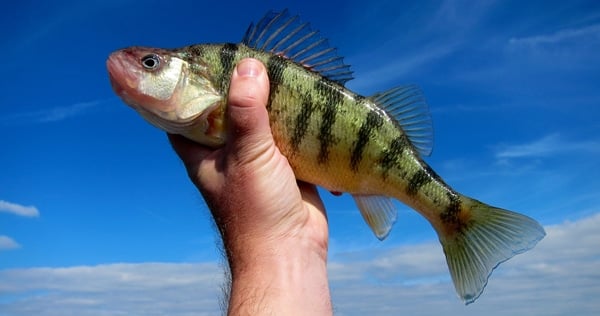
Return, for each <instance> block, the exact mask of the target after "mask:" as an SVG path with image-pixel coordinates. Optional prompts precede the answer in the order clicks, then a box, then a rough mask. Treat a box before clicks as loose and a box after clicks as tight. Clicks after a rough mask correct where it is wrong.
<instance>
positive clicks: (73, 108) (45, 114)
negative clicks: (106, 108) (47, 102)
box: [0, 100, 106, 125]
mask: <svg viewBox="0 0 600 316" xmlns="http://www.w3.org/2000/svg"><path fill="white" fill-rule="evenodd" d="M105 101H106V100H93V101H86V102H78V103H74V104H71V105H65V106H57V107H52V108H48V109H42V110H38V111H31V112H22V113H15V114H9V115H6V116H3V117H0V124H4V125H9V124H25V123H52V122H58V121H62V120H66V119H70V118H73V117H77V116H80V115H84V114H86V113H88V112H89V111H91V110H93V109H95V108H96V107H98V106H99V105H100V104H102V103H104V102H105Z"/></svg>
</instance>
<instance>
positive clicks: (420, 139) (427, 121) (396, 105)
mask: <svg viewBox="0 0 600 316" xmlns="http://www.w3.org/2000/svg"><path fill="white" fill-rule="evenodd" d="M369 99H370V100H371V101H373V102H375V103H376V104H377V105H378V106H379V107H380V108H381V109H383V110H384V111H385V112H386V113H387V114H388V115H389V116H390V117H391V118H392V119H394V120H395V121H396V122H397V123H398V125H400V127H401V128H402V130H403V131H404V133H406V136H408V139H410V141H411V143H412V144H413V146H415V148H416V149H417V150H418V151H419V153H420V154H421V155H424V156H429V155H431V150H432V149H433V124H432V123H431V115H430V114H429V109H428V107H427V103H426V102H425V97H424V96H423V92H422V91H421V89H419V87H417V86H415V85H410V86H400V87H395V88H392V89H390V90H387V91H384V92H378V93H375V94H374V95H372V96H371V97H370V98H369Z"/></svg>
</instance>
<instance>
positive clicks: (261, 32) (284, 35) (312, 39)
mask: <svg viewBox="0 0 600 316" xmlns="http://www.w3.org/2000/svg"><path fill="white" fill-rule="evenodd" d="M242 43H243V44H245V45H246V46H248V47H251V48H254V49H258V50H262V51H265V52H269V53H272V54H276V55H280V56H283V57H286V58H288V59H290V60H293V61H295V62H297V63H299V64H301V65H303V66H304V67H306V68H307V69H310V70H312V71H315V72H317V73H319V74H321V75H322V76H324V77H326V78H328V79H330V80H333V81H335V82H337V83H339V84H341V85H344V84H345V83H346V81H348V80H350V79H352V71H351V70H350V66H349V65H346V64H344V62H343V57H340V56H338V55H337V53H336V49H335V48H333V47H329V43H328V41H327V39H325V38H323V37H321V36H320V35H319V32H318V31H313V30H311V28H310V25H309V24H308V23H302V22H301V21H300V20H299V18H298V16H290V14H289V13H288V11H287V10H284V11H282V12H280V13H277V12H273V11H270V12H268V13H267V14H266V15H265V16H264V17H263V18H262V19H261V20H260V21H259V22H258V23H257V24H256V25H254V23H252V24H250V26H249V27H248V30H247V31H246V34H245V35H244V38H243V39H242Z"/></svg>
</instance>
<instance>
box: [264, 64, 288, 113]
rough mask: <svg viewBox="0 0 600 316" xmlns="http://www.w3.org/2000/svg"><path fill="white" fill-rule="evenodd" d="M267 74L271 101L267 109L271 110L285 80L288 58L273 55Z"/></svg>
mask: <svg viewBox="0 0 600 316" xmlns="http://www.w3.org/2000/svg"><path fill="white" fill-rule="evenodd" d="M266 67H267V74H268V75H269V85H270V92H269V103H268V104H267V111H270V110H271V103H272V102H273V99H274V98H275V97H277V93H278V92H279V85H280V84H281V83H282V82H283V70H284V69H285V68H286V67H287V63H286V60H285V59H283V58H282V57H280V56H277V55H272V56H271V57H270V58H269V60H268V61H267V65H266Z"/></svg>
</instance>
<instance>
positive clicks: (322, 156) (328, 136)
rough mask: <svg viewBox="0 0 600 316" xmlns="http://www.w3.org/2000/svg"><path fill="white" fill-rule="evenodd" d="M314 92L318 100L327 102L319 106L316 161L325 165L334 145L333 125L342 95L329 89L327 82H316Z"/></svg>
mask: <svg viewBox="0 0 600 316" xmlns="http://www.w3.org/2000/svg"><path fill="white" fill-rule="evenodd" d="M314 86H315V91H316V92H317V94H318V98H317V99H318V100H327V101H326V103H324V104H321V105H320V108H321V111H322V114H321V126H320V127H319V136H318V138H319V143H320V148H319V156H318V158H317V161H318V162H319V163H325V162H327V160H328V159H329V152H330V149H331V146H332V145H333V144H334V143H335V138H334V136H333V133H332V127H333V124H335V121H336V119H337V113H338V106H339V105H340V104H341V102H342V95H341V94H340V93H339V92H338V91H337V90H334V89H332V88H331V85H330V83H329V82H327V81H321V80H319V81H316V82H315V85H314Z"/></svg>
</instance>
